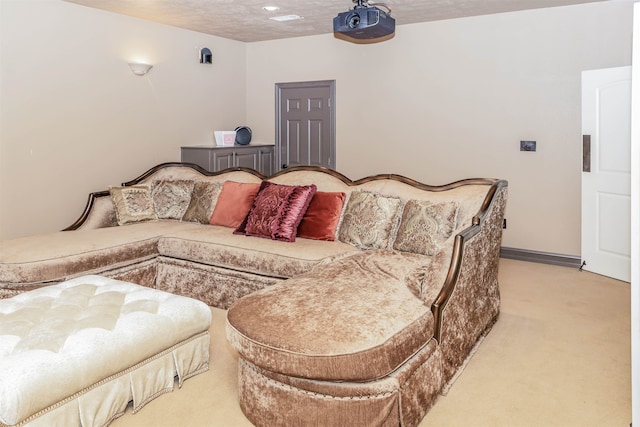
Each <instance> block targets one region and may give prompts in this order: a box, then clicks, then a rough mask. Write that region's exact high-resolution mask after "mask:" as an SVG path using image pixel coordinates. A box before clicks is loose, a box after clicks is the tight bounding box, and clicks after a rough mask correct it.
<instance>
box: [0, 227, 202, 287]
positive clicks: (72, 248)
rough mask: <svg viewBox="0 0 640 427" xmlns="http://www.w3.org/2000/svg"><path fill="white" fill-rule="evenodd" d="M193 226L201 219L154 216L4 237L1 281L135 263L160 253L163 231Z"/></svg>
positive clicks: (45, 278) (57, 277)
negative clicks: (112, 224) (186, 220)
mask: <svg viewBox="0 0 640 427" xmlns="http://www.w3.org/2000/svg"><path fill="white" fill-rule="evenodd" d="M191 227H198V225H196V224H190V223H181V222H176V221H151V222H141V223H136V224H129V225H124V226H119V227H108V228H96V229H87V230H75V231H60V232H57V233H51V234H43V235H39V236H37V239H34V238H33V236H31V237H22V238H18V239H12V240H5V241H3V242H2V250H0V283H23V284H29V283H35V282H57V281H61V280H65V279H67V278H70V277H74V276H76V275H79V274H81V273H84V274H89V273H101V272H103V271H106V270H110V269H114V268H117V267H120V266H122V265H129V264H134V263H137V262H140V261H141V260H145V259H149V258H153V257H155V256H156V255H157V254H158V249H157V242H158V237H159V236H161V235H163V234H165V233H167V232H169V231H171V230H178V229H187V228H191Z"/></svg>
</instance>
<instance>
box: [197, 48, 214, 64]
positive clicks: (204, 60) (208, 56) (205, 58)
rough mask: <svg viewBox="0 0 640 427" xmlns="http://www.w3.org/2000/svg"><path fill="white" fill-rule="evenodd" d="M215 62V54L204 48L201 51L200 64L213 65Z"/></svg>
mask: <svg viewBox="0 0 640 427" xmlns="http://www.w3.org/2000/svg"><path fill="white" fill-rule="evenodd" d="M212 62H213V54H212V53H211V50H209V48H206V47H203V48H202V49H200V63H201V64H211V63H212Z"/></svg>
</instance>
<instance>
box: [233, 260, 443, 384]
mask: <svg viewBox="0 0 640 427" xmlns="http://www.w3.org/2000/svg"><path fill="white" fill-rule="evenodd" d="M399 256H400V257H402V255H399V254H398V253H395V254H394V253H393V252H389V251H370V252H364V253H358V254H355V255H352V256H349V257H345V258H342V259H339V260H336V261H334V262H332V263H329V264H324V265H322V268H320V267H318V268H316V269H313V270H311V271H310V272H308V273H306V274H303V275H300V276H297V277H295V278H293V279H290V280H287V281H285V282H283V283H281V284H278V285H274V286H271V287H269V288H266V289H263V290H261V291H257V292H254V293H253V294H250V295H248V296H245V297H244V298H242V299H240V300H238V301H237V302H236V303H235V304H234V305H233V306H231V308H230V309H229V311H228V313H227V338H228V340H229V342H230V343H231V345H232V346H233V347H234V348H235V349H236V350H237V351H238V352H239V353H240V354H241V355H242V357H243V358H244V359H246V360H248V361H249V362H251V363H253V364H255V365H257V366H260V367H262V368H264V369H267V370H270V371H273V372H278V373H281V374H284V375H290V376H294V377H298V378H309V379H317V380H331V381H364V380H372V379H376V378H381V377H384V376H385V375H388V374H389V373H391V372H393V371H394V370H395V369H396V368H397V367H398V366H400V365H401V364H402V363H403V362H404V361H406V360H407V359H408V358H409V357H411V356H412V355H413V354H415V353H416V352H417V351H418V350H420V349H421V348H422V347H423V346H425V345H427V343H428V342H429V341H430V340H431V339H432V335H433V331H434V318H433V315H432V313H431V310H430V309H429V307H428V306H426V305H425V304H423V302H422V301H421V300H420V299H419V298H417V297H416V296H415V295H414V293H413V292H411V291H410V290H409V289H408V288H407V286H406V285H405V279H406V276H407V275H413V273H411V272H410V270H411V269H410V268H408V267H407V265H408V264H406V263H405V264H404V266H403V267H401V268H400V269H399V268H398V264H399V263H398V261H399V259H398V258H397V257H399ZM424 258H426V257H423V258H422V259H424ZM413 259H414V260H415V263H414V264H413V267H414V268H415V269H420V268H421V263H420V261H419V260H420V258H413ZM327 278H331V280H327ZM321 301H329V302H331V301H333V302H334V303H325V304H320V303H319V302H321Z"/></svg>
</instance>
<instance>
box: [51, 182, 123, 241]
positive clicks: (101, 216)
mask: <svg viewBox="0 0 640 427" xmlns="http://www.w3.org/2000/svg"><path fill="white" fill-rule="evenodd" d="M117 225H118V221H117V218H116V211H115V207H114V206H113V202H112V201H111V197H110V196H109V191H108V190H105V191H98V192H95V193H91V194H89V199H88V200H87V204H86V206H85V208H84V211H83V212H82V215H80V217H79V218H78V219H77V220H76V221H75V222H74V223H73V224H71V225H70V226H68V227H67V228H65V229H64V230H62V231H71V230H79V229H93V228H104V227H115V226H117Z"/></svg>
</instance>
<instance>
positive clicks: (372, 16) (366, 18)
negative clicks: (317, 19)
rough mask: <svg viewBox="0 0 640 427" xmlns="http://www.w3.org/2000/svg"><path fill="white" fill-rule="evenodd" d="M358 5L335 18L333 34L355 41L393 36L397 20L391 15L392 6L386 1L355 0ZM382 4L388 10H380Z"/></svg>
mask: <svg viewBox="0 0 640 427" xmlns="http://www.w3.org/2000/svg"><path fill="white" fill-rule="evenodd" d="M353 2H354V3H356V5H355V6H354V7H353V9H351V10H350V11H348V12H343V13H339V14H338V16H336V17H335V18H333V34H334V36H336V37H337V38H340V39H343V40H347V41H350V42H353V43H376V42H380V41H384V40H388V39H390V38H392V37H393V35H394V33H395V30H396V20H395V19H393V18H392V17H391V8H390V7H389V6H387V5H386V4H384V3H370V2H368V1H366V0H353ZM377 6H382V7H384V8H385V9H387V11H386V12H385V11H383V10H380V9H379V8H378V7H377Z"/></svg>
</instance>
